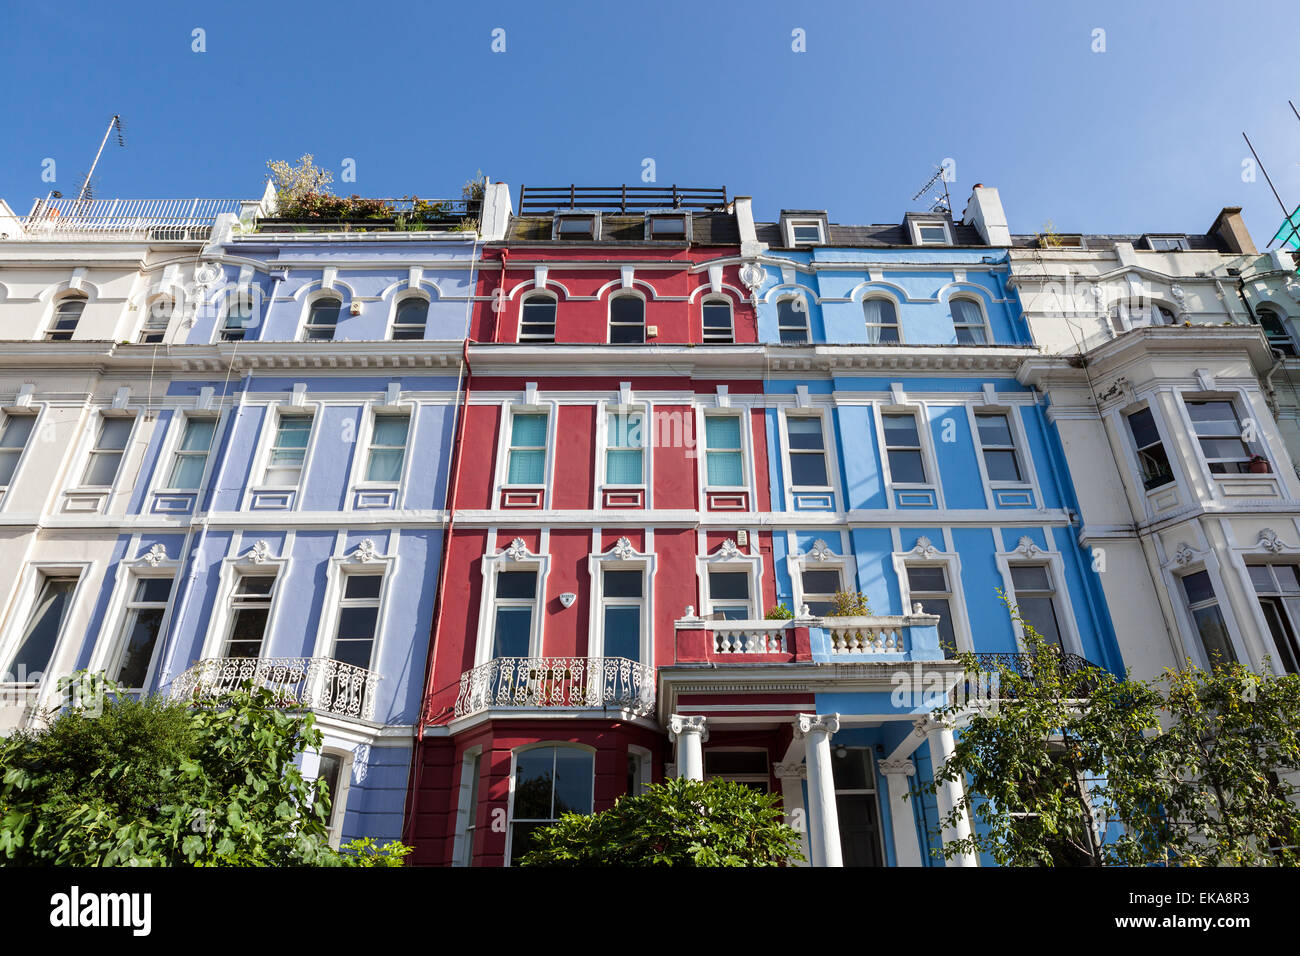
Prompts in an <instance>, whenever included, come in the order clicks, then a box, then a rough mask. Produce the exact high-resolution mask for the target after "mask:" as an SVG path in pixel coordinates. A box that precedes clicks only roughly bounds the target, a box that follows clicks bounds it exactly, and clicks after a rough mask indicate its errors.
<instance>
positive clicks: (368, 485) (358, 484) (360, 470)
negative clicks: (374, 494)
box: [352, 402, 419, 493]
mask: <svg viewBox="0 0 1300 956" xmlns="http://www.w3.org/2000/svg"><path fill="white" fill-rule="evenodd" d="M418 410H419V406H418V405H417V404H415V403H413V402H409V403H408V402H399V403H397V404H395V405H371V406H370V407H369V408H363V409H362V415H361V423H362V427H361V434H359V435H358V436H357V449H358V451H359V452H360V454H358V455H357V456H356V459H357V460H356V461H355V462H354V468H355V474H354V475H353V478H352V487H353V488H361V489H367V490H369V489H375V488H395V489H397V490H398V492H399V493H400V491H401V489H403V488H405V487H406V479H407V476H408V475H409V474H410V470H411V458H412V455H411V439H412V438H413V437H414V435H415V420H416V413H417V412H418ZM384 418H405V419H406V422H407V424H406V444H405V445H403V446H402V448H403V451H402V473H401V475H399V476H398V478H397V480H396V481H377V480H371V478H370V477H369V476H370V454H371V452H372V451H373V450H374V444H375V441H374V439H375V426H376V425H377V424H378V423H379V422H380V421H381V420H382V419H384ZM383 447H384V448H385V449H388V448H392V447H394V446H391V445H384V446H383Z"/></svg>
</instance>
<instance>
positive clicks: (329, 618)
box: [268, 530, 400, 694]
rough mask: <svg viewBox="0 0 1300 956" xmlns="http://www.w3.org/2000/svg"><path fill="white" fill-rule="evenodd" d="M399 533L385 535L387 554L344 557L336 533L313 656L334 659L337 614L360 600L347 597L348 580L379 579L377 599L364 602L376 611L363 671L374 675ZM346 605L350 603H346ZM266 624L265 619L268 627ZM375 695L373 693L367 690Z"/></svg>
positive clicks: (381, 646) (342, 544)
mask: <svg viewBox="0 0 1300 956" xmlns="http://www.w3.org/2000/svg"><path fill="white" fill-rule="evenodd" d="M398 534H399V532H398V531H396V530H394V531H392V532H390V533H389V539H388V542H387V548H388V553H387V554H379V553H374V552H369V551H359V550H356V549H354V550H353V551H352V552H351V553H350V554H345V553H344V549H345V548H346V545H347V537H348V536H347V533H346V532H340V533H339V535H338V538H337V539H336V541H335V545H334V555H333V557H331V558H330V560H329V570H328V572H327V573H328V577H327V580H326V585H325V598H324V604H323V607H322V611H321V618H320V624H319V626H318V627H317V629H316V640H315V643H314V645H313V651H312V656H313V657H328V658H330V659H331V660H338V658H337V657H335V656H334V651H335V649H336V643H337V641H338V631H339V623H340V620H341V618H342V614H341V611H342V609H343V608H344V607H345V606H355V605H356V604H357V603H359V602H361V601H362V599H353V598H347V597H345V595H346V594H347V582H348V579H349V578H351V577H373V578H379V596H378V597H377V598H373V599H371V598H367V599H364V603H365V604H367V605H369V604H370V603H371V602H372V601H373V603H374V606H375V607H376V608H378V613H376V614H375V637H374V641H373V643H372V644H371V646H370V666H369V667H368V668H366V669H367V670H370V671H374V672H378V671H379V670H380V668H379V667H378V666H377V665H378V664H379V662H380V660H381V659H382V657H381V654H382V652H383V651H384V648H385V641H384V633H385V631H386V627H385V625H386V623H387V620H388V611H389V605H390V604H391V603H392V602H391V601H390V600H389V594H388V590H389V584H390V582H391V581H392V578H393V575H394V573H396V568H397V544H398V540H400V539H399V538H398ZM349 602H353V603H352V604H349ZM269 626H270V622H269V619H268V627H269ZM371 693H372V694H373V693H375V691H371Z"/></svg>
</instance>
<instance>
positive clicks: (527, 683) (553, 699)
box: [455, 657, 654, 717]
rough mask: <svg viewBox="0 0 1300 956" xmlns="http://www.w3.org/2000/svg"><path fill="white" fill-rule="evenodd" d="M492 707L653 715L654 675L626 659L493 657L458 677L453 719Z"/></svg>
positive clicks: (649, 669) (651, 671)
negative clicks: (610, 711)
mask: <svg viewBox="0 0 1300 956" xmlns="http://www.w3.org/2000/svg"><path fill="white" fill-rule="evenodd" d="M498 707H561V708H569V707H599V708H607V709H617V710H627V711H631V712H633V713H635V714H638V715H644V714H648V713H650V712H651V711H652V710H653V709H654V669H653V668H651V667H647V666H646V665H645V664H640V663H638V662H636V661H633V660H628V659H627V658H626V657H498V658H495V659H494V660H490V661H488V662H487V663H486V664H480V665H479V666H477V667H475V668H474V669H473V670H468V671H466V672H465V673H463V674H461V675H460V693H459V694H457V696H456V710H455V716H457V717H464V716H465V715H467V714H473V713H477V712H478V711H481V710H492V709H495V708H498Z"/></svg>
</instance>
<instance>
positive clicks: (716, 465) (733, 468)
mask: <svg viewBox="0 0 1300 956" xmlns="http://www.w3.org/2000/svg"><path fill="white" fill-rule="evenodd" d="M704 442H705V448H706V449H707V452H708V454H707V459H708V460H707V464H708V472H709V476H708V478H709V484H710V485H719V486H722V487H735V486H737V485H743V484H744V483H745V474H744V469H743V468H742V464H741V459H740V419H739V418H736V417H734V416H722V415H710V416H708V417H707V418H705V419H704ZM733 449H734V450H733Z"/></svg>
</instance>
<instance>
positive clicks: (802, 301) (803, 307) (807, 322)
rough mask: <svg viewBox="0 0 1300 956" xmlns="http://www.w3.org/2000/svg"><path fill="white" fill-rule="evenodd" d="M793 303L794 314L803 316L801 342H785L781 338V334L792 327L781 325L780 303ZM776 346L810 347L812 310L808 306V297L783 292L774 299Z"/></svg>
mask: <svg viewBox="0 0 1300 956" xmlns="http://www.w3.org/2000/svg"><path fill="white" fill-rule="evenodd" d="M782 302H793V303H795V309H794V311H795V313H796V314H798V315H802V316H803V334H804V340H803V341H802V342H786V341H784V340H783V339H782V338H781V333H782V332H783V331H785V330H786V329H793V328H794V326H792V325H782V324H781V303H782ZM775 304H776V338H777V342H776V344H777V345H779V346H792V345H811V344H812V310H811V309H810V308H809V306H808V297H807V296H804V295H799V294H797V293H792V292H783V293H781V294H780V295H778V296H777V297H776V303H775Z"/></svg>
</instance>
